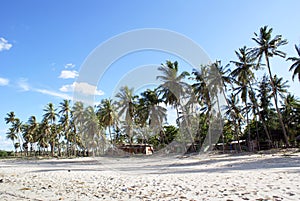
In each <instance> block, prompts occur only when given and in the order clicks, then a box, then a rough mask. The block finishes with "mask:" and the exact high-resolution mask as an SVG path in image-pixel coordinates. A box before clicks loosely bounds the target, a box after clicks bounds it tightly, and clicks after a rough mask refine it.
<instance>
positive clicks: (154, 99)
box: [141, 89, 167, 129]
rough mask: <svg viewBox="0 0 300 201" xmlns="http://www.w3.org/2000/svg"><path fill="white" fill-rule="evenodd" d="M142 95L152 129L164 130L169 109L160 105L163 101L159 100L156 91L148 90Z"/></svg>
mask: <svg viewBox="0 0 300 201" xmlns="http://www.w3.org/2000/svg"><path fill="white" fill-rule="evenodd" d="M141 95H142V98H141V99H142V100H143V101H142V102H143V103H144V107H146V110H147V113H148V120H149V126H150V128H159V129H162V124H163V122H164V121H166V120H167V115H166V112H167V109H166V108H164V107H162V106H160V105H159V104H160V103H161V102H162V100H161V99H159V97H158V94H157V93H156V91H155V90H150V89H147V90H146V91H144V92H143V93H141Z"/></svg>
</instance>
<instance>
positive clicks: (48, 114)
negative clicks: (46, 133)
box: [43, 103, 58, 123]
mask: <svg viewBox="0 0 300 201" xmlns="http://www.w3.org/2000/svg"><path fill="white" fill-rule="evenodd" d="M56 110H57V109H55V108H54V105H53V103H48V104H47V105H46V107H45V109H44V112H45V114H44V115H43V117H44V120H45V121H50V122H52V123H53V122H55V120H56V117H58V114H57V113H56Z"/></svg>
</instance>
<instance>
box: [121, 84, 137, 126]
mask: <svg viewBox="0 0 300 201" xmlns="http://www.w3.org/2000/svg"><path fill="white" fill-rule="evenodd" d="M133 92H134V89H133V88H129V87H128V86H124V87H121V89H120V91H119V92H118V93H117V95H116V98H117V99H118V100H117V102H116V105H117V109H118V110H119V116H122V115H123V114H125V121H132V118H133V116H134V112H135V98H136V96H134V94H133Z"/></svg>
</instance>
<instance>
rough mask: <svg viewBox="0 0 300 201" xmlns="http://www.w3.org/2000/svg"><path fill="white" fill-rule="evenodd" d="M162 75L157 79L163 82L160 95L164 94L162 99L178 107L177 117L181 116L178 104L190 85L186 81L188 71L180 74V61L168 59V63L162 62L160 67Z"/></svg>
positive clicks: (158, 89) (159, 90)
mask: <svg viewBox="0 0 300 201" xmlns="http://www.w3.org/2000/svg"><path fill="white" fill-rule="evenodd" d="M158 70H159V71H160V72H161V75H159V76H157V77H156V79H158V80H160V81H161V82H162V84H161V85H159V86H158V88H157V91H158V93H159V95H162V99H163V100H164V102H165V104H167V105H171V106H173V107H174V108H175V109H176V112H177V118H178V117H179V111H178V106H179V105H180V99H181V98H183V96H184V95H185V93H186V91H187V89H188V88H189V85H188V84H187V83H186V82H184V79H185V77H186V76H188V75H189V73H188V72H186V71H184V72H182V73H180V74H179V69H178V62H177V61H175V62H174V63H172V62H171V61H166V64H162V65H161V66H160V67H158Z"/></svg>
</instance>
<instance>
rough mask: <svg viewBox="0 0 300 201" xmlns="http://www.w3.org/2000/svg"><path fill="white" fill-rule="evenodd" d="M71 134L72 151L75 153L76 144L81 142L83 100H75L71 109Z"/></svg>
mask: <svg viewBox="0 0 300 201" xmlns="http://www.w3.org/2000/svg"><path fill="white" fill-rule="evenodd" d="M71 117H72V118H71V119H72V120H71V122H70V125H71V128H72V129H71V136H72V139H71V140H72V142H73V152H74V154H76V147H78V146H77V145H79V144H82V138H81V137H82V134H83V129H84V121H85V117H84V105H83V102H81V101H77V102H75V103H74V105H73V107H72V110H71Z"/></svg>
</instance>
